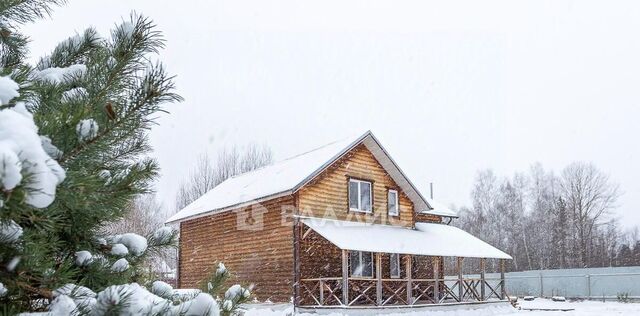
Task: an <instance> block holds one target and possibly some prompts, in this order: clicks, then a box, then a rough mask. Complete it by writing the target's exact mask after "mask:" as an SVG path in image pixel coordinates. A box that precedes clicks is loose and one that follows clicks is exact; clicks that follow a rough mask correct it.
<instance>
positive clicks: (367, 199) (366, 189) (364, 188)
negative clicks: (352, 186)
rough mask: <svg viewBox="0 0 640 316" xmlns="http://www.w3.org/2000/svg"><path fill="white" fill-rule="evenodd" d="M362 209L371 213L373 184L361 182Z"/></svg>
mask: <svg viewBox="0 0 640 316" xmlns="http://www.w3.org/2000/svg"><path fill="white" fill-rule="evenodd" d="M360 209H361V210H363V211H365V212H371V183H369V182H360Z"/></svg>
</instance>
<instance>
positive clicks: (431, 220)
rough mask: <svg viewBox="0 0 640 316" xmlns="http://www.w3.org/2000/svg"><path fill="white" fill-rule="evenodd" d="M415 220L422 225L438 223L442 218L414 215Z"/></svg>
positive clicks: (429, 215)
mask: <svg viewBox="0 0 640 316" xmlns="http://www.w3.org/2000/svg"><path fill="white" fill-rule="evenodd" d="M415 220H416V222H422V223H440V222H442V216H437V215H431V214H420V213H416V215H415Z"/></svg>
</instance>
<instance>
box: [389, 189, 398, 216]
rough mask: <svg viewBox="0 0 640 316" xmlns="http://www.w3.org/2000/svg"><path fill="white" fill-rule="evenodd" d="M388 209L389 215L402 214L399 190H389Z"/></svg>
mask: <svg viewBox="0 0 640 316" xmlns="http://www.w3.org/2000/svg"><path fill="white" fill-rule="evenodd" d="M387 209H388V211H389V215H393V216H398V215H399V214H400V212H399V210H398V191H396V190H389V192H388V193H387Z"/></svg>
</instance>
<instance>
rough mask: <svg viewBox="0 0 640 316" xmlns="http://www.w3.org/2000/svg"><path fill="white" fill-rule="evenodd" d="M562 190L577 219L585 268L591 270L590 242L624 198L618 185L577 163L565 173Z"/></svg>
mask: <svg viewBox="0 0 640 316" xmlns="http://www.w3.org/2000/svg"><path fill="white" fill-rule="evenodd" d="M560 190H561V194H562V196H563V197H564V200H565V202H566V204H567V208H568V210H569V211H570V213H571V215H572V216H573V221H572V223H573V226H574V228H575V229H576V231H577V238H578V242H579V246H580V249H579V250H580V253H579V255H580V260H581V264H582V265H583V266H587V265H588V264H589V262H588V253H589V241H590V240H591V238H592V237H593V232H594V228H595V227H596V226H597V225H598V224H600V220H601V218H602V217H603V216H604V215H606V214H607V213H608V212H609V211H610V210H611V209H613V208H614V207H615V203H616V201H617V200H618V197H619V196H620V193H619V189H618V185H617V184H613V183H611V182H610V181H609V176H608V175H606V174H605V173H603V172H602V171H600V170H598V168H596V167H595V166H594V165H593V164H590V163H582V162H575V163H572V164H571V165H569V166H567V167H566V168H565V169H564V170H563V172H562V176H561V179H560Z"/></svg>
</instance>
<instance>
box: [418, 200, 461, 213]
mask: <svg viewBox="0 0 640 316" xmlns="http://www.w3.org/2000/svg"><path fill="white" fill-rule="evenodd" d="M426 200H427V203H429V206H431V208H432V209H431V210H428V211H423V212H422V213H425V214H433V215H440V216H449V217H458V213H457V212H456V211H454V210H452V209H451V208H449V207H448V206H446V205H444V204H443V203H440V202H439V201H436V200H434V199H430V198H426Z"/></svg>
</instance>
